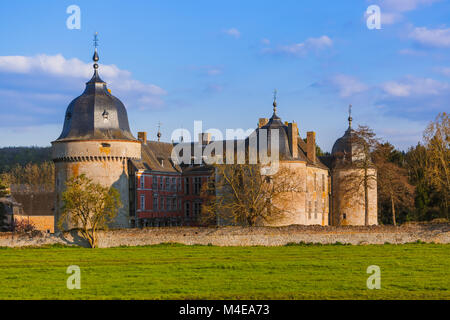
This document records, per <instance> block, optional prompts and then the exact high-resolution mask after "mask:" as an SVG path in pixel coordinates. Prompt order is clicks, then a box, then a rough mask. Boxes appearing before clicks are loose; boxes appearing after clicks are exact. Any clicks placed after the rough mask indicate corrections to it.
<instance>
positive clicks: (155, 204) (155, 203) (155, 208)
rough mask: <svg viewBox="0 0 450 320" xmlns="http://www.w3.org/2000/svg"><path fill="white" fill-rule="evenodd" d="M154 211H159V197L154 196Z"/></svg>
mask: <svg viewBox="0 0 450 320" xmlns="http://www.w3.org/2000/svg"><path fill="white" fill-rule="evenodd" d="M153 211H158V195H157V194H154V195H153Z"/></svg>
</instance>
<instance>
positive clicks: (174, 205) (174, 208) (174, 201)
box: [172, 198, 177, 211]
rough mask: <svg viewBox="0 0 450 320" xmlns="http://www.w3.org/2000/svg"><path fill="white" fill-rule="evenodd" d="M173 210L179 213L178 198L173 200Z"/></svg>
mask: <svg viewBox="0 0 450 320" xmlns="http://www.w3.org/2000/svg"><path fill="white" fill-rule="evenodd" d="M172 210H173V211H177V198H172Z"/></svg>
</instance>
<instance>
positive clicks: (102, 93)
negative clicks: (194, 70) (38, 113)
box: [52, 48, 141, 229]
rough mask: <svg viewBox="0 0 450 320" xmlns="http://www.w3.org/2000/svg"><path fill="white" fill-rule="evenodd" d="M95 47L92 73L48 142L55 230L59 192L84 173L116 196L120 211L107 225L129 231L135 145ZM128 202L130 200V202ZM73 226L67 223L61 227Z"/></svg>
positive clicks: (137, 152) (138, 155)
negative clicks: (54, 137)
mask: <svg viewBox="0 0 450 320" xmlns="http://www.w3.org/2000/svg"><path fill="white" fill-rule="evenodd" d="M98 60H99V57H98V53H97V48H95V53H94V56H93V61H94V65H93V66H94V75H93V77H92V78H91V80H89V82H87V83H86V89H85V90H84V92H83V93H82V95H81V96H79V97H78V98H76V99H74V100H73V101H72V102H71V103H70V104H69V106H68V107H67V111H66V115H65V120H64V127H63V130H62V133H61V135H60V136H59V138H58V139H57V140H56V141H53V142H52V159H53V161H54V163H55V190H56V205H55V226H56V225H57V222H58V219H59V217H60V215H61V206H62V201H61V194H62V192H63V191H64V190H65V188H66V181H67V180H68V179H69V178H71V177H73V176H78V175H80V174H85V175H86V176H87V177H88V178H90V179H92V180H93V181H94V182H96V183H100V184H102V185H104V186H107V187H114V188H116V189H117V190H118V191H119V192H120V196H121V201H122V204H123V207H122V208H120V209H119V212H118V214H117V216H116V218H115V220H114V222H113V223H112V225H111V227H114V228H126V227H130V224H131V218H132V217H131V215H130V209H129V208H130V183H132V184H134V181H129V172H128V168H129V162H130V160H132V159H140V158H141V143H140V141H138V140H136V139H135V138H134V137H133V135H132V134H131V132H130V127H129V124H128V116H127V111H126V109H125V106H124V105H123V103H122V102H121V101H120V100H119V99H117V98H116V97H114V96H113V95H112V94H111V93H110V91H109V90H108V88H107V87H106V83H105V82H104V81H103V80H102V79H101V78H100V76H99V73H98V64H97V62H98ZM131 201H134V199H131ZM71 227H73V226H70V225H67V226H65V228H66V229H70V228H71Z"/></svg>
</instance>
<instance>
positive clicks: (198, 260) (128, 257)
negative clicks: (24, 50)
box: [0, 244, 450, 300]
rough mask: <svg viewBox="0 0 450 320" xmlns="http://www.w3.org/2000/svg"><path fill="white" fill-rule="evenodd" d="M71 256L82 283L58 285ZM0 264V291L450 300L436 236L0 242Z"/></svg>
mask: <svg viewBox="0 0 450 320" xmlns="http://www.w3.org/2000/svg"><path fill="white" fill-rule="evenodd" d="M69 265H78V266H79V267H80V268H81V290H69V289H67V287H66V281H67V278H68V277H69V275H68V274H66V269H67V267H68V266H69ZM370 265H378V266H379V267H380V268H381V289H380V290H368V289H367V286H366V281H367V278H368V277H369V276H370V275H369V274H367V273H366V270H367V267H368V266H370ZM0 270H1V272H0V284H1V285H0V299H258V300H259V299H450V275H449V270H450V245H438V244H407V245H369V246H343V245H327V246H316V245H311V246H309V245H294V246H285V247H213V246H182V245H158V246H148V247H122V248H109V249H94V250H92V249H84V248H77V247H73V248H69V247H47V248H24V249H11V248H1V249H0Z"/></svg>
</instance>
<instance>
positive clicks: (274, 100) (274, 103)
mask: <svg viewBox="0 0 450 320" xmlns="http://www.w3.org/2000/svg"><path fill="white" fill-rule="evenodd" d="M277 93H278V91H277V89H275V90H273V113H276V112H277Z"/></svg>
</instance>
